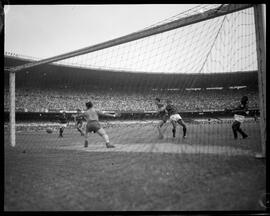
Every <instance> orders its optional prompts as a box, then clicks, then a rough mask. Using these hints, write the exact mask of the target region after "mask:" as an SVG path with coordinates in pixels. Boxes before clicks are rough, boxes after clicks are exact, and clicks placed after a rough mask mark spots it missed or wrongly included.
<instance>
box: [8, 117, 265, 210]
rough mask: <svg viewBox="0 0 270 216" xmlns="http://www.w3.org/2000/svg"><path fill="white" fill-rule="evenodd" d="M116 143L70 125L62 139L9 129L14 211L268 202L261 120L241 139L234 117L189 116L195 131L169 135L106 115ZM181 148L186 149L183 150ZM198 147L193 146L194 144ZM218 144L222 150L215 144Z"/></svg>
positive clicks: (244, 206) (238, 206) (255, 206)
mask: <svg viewBox="0 0 270 216" xmlns="http://www.w3.org/2000/svg"><path fill="white" fill-rule="evenodd" d="M104 127H106V130H107V132H108V134H109V136H110V139H111V142H112V143H113V144H115V145H116V148H115V149H106V147H105V144H104V143H103V140H102V139H101V138H100V137H98V136H95V135H93V136H91V137H90V138H89V141H90V140H91V143H90V142H89V147H88V148H84V147H83V137H81V136H80V134H79V133H78V132H77V131H76V130H75V129H74V128H72V127H71V128H68V129H67V130H66V131H65V133H64V137H63V138H62V139H60V138H58V137H57V136H58V135H57V134H55V133H53V134H47V133H46V132H44V130H42V129H41V128H40V130H36V131H34V130H26V131H25V130H23V129H22V128H20V130H21V131H17V145H16V147H15V148H12V147H10V146H9V145H8V131H6V133H5V200H4V204H5V205H4V208H5V210H6V211H14V210H15V211H16V210H30V211H34V210H48V211H50V210H52V211H53V210H90V211H95V210H112V211H118V210H119V211H122V210H131V211H133V210H140V211H143V210H150V211H153V210H154V211H163V210H165V211H166V210H169V211H190V210H198V211H202V210H225V211H226V210H262V209H263V207H262V206H260V204H259V203H260V202H259V201H260V197H261V196H262V194H263V193H264V191H265V164H264V163H263V162H262V161H260V160H259V161H258V160H256V159H254V158H253V157H252V153H253V152H255V151H258V150H259V147H260V133H259V124H258V122H247V123H246V124H245V126H244V127H245V129H246V130H247V132H249V134H250V137H249V138H248V139H247V140H237V141H236V140H234V139H233V137H232V134H231V127H230V123H229V122H228V123H209V124H201V123H200V124H197V123H195V122H193V123H188V127H189V134H188V138H187V139H185V140H182V138H181V132H180V131H181V130H179V128H177V136H176V138H175V139H173V138H172V137H171V129H170V126H168V128H167V131H166V132H165V138H164V139H163V140H159V139H158V132H157V130H156V128H155V127H154V125H153V124H151V123H143V122H141V123H140V122H137V123H136V122H135V123H134V124H129V125H125V124H122V125H118V124H115V125H114V124H112V123H110V122H109V123H108V124H106V123H104ZM179 149H182V151H181V150H179ZM192 151H193V152H192ZM213 151H214V152H213Z"/></svg>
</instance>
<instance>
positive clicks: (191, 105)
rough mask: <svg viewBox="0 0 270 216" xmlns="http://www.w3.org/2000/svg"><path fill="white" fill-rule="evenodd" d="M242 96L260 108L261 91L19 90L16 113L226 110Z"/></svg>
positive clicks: (250, 105) (17, 92)
mask: <svg viewBox="0 0 270 216" xmlns="http://www.w3.org/2000/svg"><path fill="white" fill-rule="evenodd" d="M4 92H5V93H4V108H5V110H9V92H8V89H5V91H4ZM243 95H247V96H248V97H249V107H250V108H254V109H255V108H258V107H259V101H258V91H252V90H246V89H242V90H229V89H228V90H202V91H187V90H183V91H169V90H163V91H160V90H159V91H154V90H144V91H140V92H138V91H131V90H128V91H123V90H122V91H116V90H89V91H83V90H71V89H64V90H53V89H46V90H45V89H16V110H18V111H28V112H48V111H59V110H69V111H73V110H76V109H78V108H79V109H81V110H84V109H85V107H84V105H85V103H86V102H88V101H92V102H93V104H94V106H95V107H96V108H97V109H101V110H106V111H155V110H156V106H155V104H154V99H155V98H156V97H159V98H161V100H162V102H164V103H165V100H166V99H171V100H172V101H173V103H174V104H175V105H176V106H177V107H178V109H179V111H182V112H183V111H205V110H223V109H224V108H228V107H234V106H236V105H237V104H238V103H239V100H240V98H241V97H242V96H243Z"/></svg>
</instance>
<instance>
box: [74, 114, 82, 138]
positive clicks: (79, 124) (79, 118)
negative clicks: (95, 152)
mask: <svg viewBox="0 0 270 216" xmlns="http://www.w3.org/2000/svg"><path fill="white" fill-rule="evenodd" d="M81 113H82V111H81V110H80V109H77V115H75V116H74V120H75V127H76V129H77V130H78V131H79V132H80V134H81V136H84V133H83V131H82V126H83V117H82V116H80V114H81Z"/></svg>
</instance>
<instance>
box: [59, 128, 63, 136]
mask: <svg viewBox="0 0 270 216" xmlns="http://www.w3.org/2000/svg"><path fill="white" fill-rule="evenodd" d="M63 132H64V130H63V128H60V130H59V137H63Z"/></svg>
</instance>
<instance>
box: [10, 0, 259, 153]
mask: <svg viewBox="0 0 270 216" xmlns="http://www.w3.org/2000/svg"><path fill="white" fill-rule="evenodd" d="M255 29H256V28H255V19H254V8H253V6H252V5H229V4H228V5H226V4H225V5H215V4H211V5H200V6H197V7H195V8H193V9H190V10H188V11H185V12H184V13H180V14H177V15H175V16H173V17H170V18H168V19H166V20H163V21H161V22H159V23H156V24H153V25H152V26H149V27H147V28H145V29H142V30H140V31H137V32H133V33H131V34H129V35H126V36H123V37H120V38H116V39H113V40H110V41H106V42H104V43H100V44H97V45H93V46H90V47H86V48H83V49H80V50H76V51H74V52H69V53H65V54H63V55H59V56H54V57H52V58H48V59H43V60H39V61H30V63H27V64H23V65H19V66H17V67H13V68H11V71H13V72H16V76H17V77H20V76H21V77H22V76H25V79H24V80H23V82H21V83H18V85H17V86H16V109H21V110H23V111H28V112H41V114H40V115H43V116H44V117H43V118H44V119H46V118H47V117H46V116H47V115H48V113H50V111H51V110H52V111H55V112H58V111H61V112H62V111H66V112H67V114H68V116H69V118H70V119H72V115H75V114H76V113H75V112H76V110H77V109H81V110H84V109H85V103H86V102H87V101H89V100H91V101H92V102H93V104H94V106H95V107H96V108H97V109H101V110H104V111H107V112H111V113H114V112H118V113H122V117H123V116H125V115H127V116H128V114H127V113H131V114H129V117H127V118H126V119H123V118H119V119H116V120H114V121H112V119H109V120H106V119H105V120H104V121H103V120H102V124H103V126H104V128H105V130H108V134H109V137H110V139H111V140H112V142H113V143H115V144H119V145H120V144H121V145H125V144H128V143H129V144H138V143H139V144H140V143H141V144H149V143H150V144H151V143H152V144H153V143H160V146H161V147H160V148H162V149H163V150H160V151H166V150H165V149H166V148H167V147H165V146H163V144H164V143H165V144H166V143H174V144H179V143H180V144H182V147H175V148H176V149H173V150H168V151H184V152H185V151H187V152H193V153H218V154H219V153H221V154H223V153H226V154H251V152H252V151H253V152H254V151H259V150H260V148H261V145H260V142H261V136H260V125H259V122H260V118H259V114H258V112H257V111H258V109H259V103H260V102H259V90H258V80H257V77H258V75H257V73H258V55H257V43H256V31H255ZM37 70H40V71H42V72H39V73H36V71H37ZM65 72H66V74H65ZM11 73H12V72H11ZM35 73H36V74H38V75H37V78H38V79H40V80H39V81H37V82H36V83H33V82H31V81H29V78H27V77H30V76H31V75H32V76H34V74H35ZM53 73H54V75H52V74H53ZM59 74H62V76H61V75H59ZM63 74H65V75H63ZM254 74H255V76H254ZM223 76H224V78H222V77H223ZM47 77H54V78H53V79H51V78H47ZM115 77H119V79H121V80H120V81H119V80H117V78H115ZM249 77H255V78H254V79H252V78H249ZM165 80H167V81H165ZM22 83H23V84H22ZM28 84H29V85H28ZM244 95H246V96H248V98H249V108H250V109H251V110H253V111H252V112H251V114H250V115H249V116H247V117H246V120H245V123H244V124H243V126H242V127H243V128H242V129H243V130H244V131H245V132H246V133H247V134H248V135H249V137H250V138H249V139H247V140H245V141H244V140H241V139H238V141H235V140H234V139H233V132H232V128H231V125H232V123H233V121H234V119H233V115H232V114H227V115H223V114H222V112H223V111H224V109H225V108H232V107H236V106H237V105H239V103H240V99H241V97H242V96H244ZM5 96H6V97H5V106H6V107H9V106H10V107H11V105H10V104H9V100H8V98H9V90H8V88H6V92H5ZM156 97H158V98H160V99H161V102H162V103H163V104H166V100H167V99H170V100H172V102H173V104H174V105H175V106H176V107H177V109H178V111H179V112H180V115H181V116H182V118H183V120H184V121H185V122H186V125H187V137H188V138H187V139H185V140H183V139H182V126H181V125H178V126H177V135H176V138H175V139H173V138H172V125H171V123H170V122H167V123H166V124H165V125H164V126H163V128H162V130H163V133H164V137H165V138H164V139H162V140H160V139H158V130H157V125H158V124H159V121H160V118H159V117H157V116H156V114H153V113H156V112H157V107H156V104H155V103H154V99H155V98H156ZM256 110H257V111H256ZM218 112H220V113H218ZM138 113H139V114H138ZM140 113H144V115H142V116H144V117H138V116H140ZM194 113H195V114H194ZM145 116H148V117H147V118H145ZM149 116H152V117H149ZM41 119H42V118H41ZM126 120H129V121H126ZM130 120H134V121H130ZM51 121H52V122H51V123H50V124H49V125H48V124H45V126H44V127H41V128H42V129H40V131H41V132H39V133H41V134H42V135H38V136H36V137H34V138H32V139H33V140H32V141H31V140H30V142H28V141H25V140H24V139H28V138H29V137H27V135H24V136H23V138H20V139H23V140H20V142H22V143H27V145H28V146H30V145H31V148H34V146H37V142H39V143H41V144H42V141H40V138H41V137H42V136H44V140H46V139H49V140H51V141H47V143H48V145H49V146H54V148H60V147H61V145H62V144H63V143H62V141H61V140H59V139H57V135H58V128H59V124H58V122H57V120H55V121H54V120H53V119H52V120H51ZM70 121H71V120H70ZM71 122H72V121H71ZM31 124H32V123H20V122H17V125H16V126H17V127H16V128H17V131H23V130H24V129H23V128H24V125H27V126H26V128H32V126H33V125H31ZM48 127H51V128H53V135H54V137H53V138H52V136H51V135H48V134H47V133H46V132H45V129H46V128H48ZM33 128H35V129H36V128H37V126H36V125H34V126H33ZM35 129H33V130H35ZM22 133H23V132H22ZM17 134H18V132H17ZM65 134H66V136H67V137H69V138H70V139H71V140H72V141H71V143H72V144H71V148H73V147H74V146H76V145H82V143H83V141H82V140H83V137H80V136H79V135H78V134H79V133H78V131H77V129H76V128H75V123H74V122H72V123H71V124H70V125H69V126H68V128H67V129H65V132H64V135H65ZM70 134H76V136H78V139H74V135H70ZM238 136H239V138H240V137H241V135H240V134H239V135H238ZM93 139H94V140H95V141H94V142H95V143H102V142H104V141H103V140H102V139H101V138H98V137H95V138H93ZM38 140H39V141H38ZM55 140H57V143H58V144H57V145H55V144H52V143H53V142H54V141H55ZM235 142H238V143H240V146H243V145H246V146H247V148H235V146H236V145H235ZM22 145H26V144H22ZM38 146H39V145H38ZM137 146H138V145H137ZM141 146H142V145H141ZM145 146H146V145H145ZM149 148H150V149H151V147H149ZM136 149H139V148H137V147H136ZM185 149H186V150H185ZM138 151H140V150H138Z"/></svg>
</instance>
